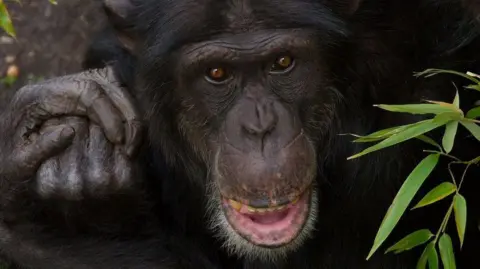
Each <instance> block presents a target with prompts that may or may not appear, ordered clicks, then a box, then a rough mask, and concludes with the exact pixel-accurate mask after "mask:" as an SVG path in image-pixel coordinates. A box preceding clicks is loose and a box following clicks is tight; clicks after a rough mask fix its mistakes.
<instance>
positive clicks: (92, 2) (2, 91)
mask: <svg viewBox="0 0 480 269" xmlns="http://www.w3.org/2000/svg"><path fill="white" fill-rule="evenodd" d="M21 2H22V4H21V5H19V4H16V3H14V2H13V1H6V3H7V5H8V7H9V10H10V14H11V15H12V17H13V22H14V26H15V28H16V31H17V40H16V41H15V40H14V39H12V38H9V37H8V36H7V35H6V34H5V33H4V32H3V31H2V30H0V77H3V76H5V74H6V71H7V69H8V67H9V66H10V65H12V64H13V65H17V66H18V68H19V70H20V76H19V78H18V80H17V81H16V82H15V83H14V84H13V85H12V86H11V87H9V86H7V85H6V84H5V83H0V100H1V99H4V98H6V94H8V92H12V91H8V89H9V88H14V89H17V88H19V87H21V86H22V85H25V84H27V83H29V82H30V81H36V80H39V79H44V78H49V77H53V76H59V75H64V74H68V73H72V72H75V71H78V70H79V69H80V64H81V60H82V55H83V52H84V50H85V47H86V46H87V45H88V42H89V37H90V36H91V35H92V33H93V32H94V31H95V30H97V29H98V28H99V27H101V24H102V23H103V22H104V16H103V14H102V11H101V9H100V6H99V3H98V2H100V1H96V0H58V1H57V2H58V5H56V6H55V5H52V4H50V3H49V1H48V0H22V1H21Z"/></svg>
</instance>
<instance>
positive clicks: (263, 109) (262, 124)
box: [242, 101, 277, 139]
mask: <svg viewBox="0 0 480 269" xmlns="http://www.w3.org/2000/svg"><path fill="white" fill-rule="evenodd" d="M276 124H277V116H276V114H275V111H274V107H273V103H272V102H271V101H267V102H261V103H258V104H256V105H255V117H254V119H253V120H252V119H245V121H244V122H243V124H242V125H243V126H242V127H243V129H244V130H245V131H246V132H247V133H248V134H250V135H254V136H257V137H258V138H260V139H261V138H263V137H264V136H265V135H267V134H268V133H270V132H272V131H273V129H274V128H275V126H276Z"/></svg>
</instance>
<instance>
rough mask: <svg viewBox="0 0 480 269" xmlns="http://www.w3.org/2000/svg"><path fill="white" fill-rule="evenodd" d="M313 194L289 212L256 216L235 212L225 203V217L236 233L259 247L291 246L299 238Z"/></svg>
mask: <svg viewBox="0 0 480 269" xmlns="http://www.w3.org/2000/svg"><path fill="white" fill-rule="evenodd" d="M309 193H310V192H306V193H305V194H304V195H303V196H302V197H301V198H300V200H299V201H298V202H297V203H295V204H290V205H288V206H287V207H286V208H285V209H282V210H279V211H273V212H265V213H257V212H255V213H252V212H248V211H245V210H244V209H243V208H242V209H241V210H240V211H237V210H235V209H233V208H232V207H231V206H230V205H229V203H228V201H226V200H224V207H225V214H226V216H227V219H228V221H229V223H230V225H231V226H232V227H233V229H235V231H236V232H237V233H238V234H239V235H241V236H242V237H244V238H245V239H247V240H248V241H250V242H251V243H253V244H255V245H259V246H266V247H275V246H281V245H285V244H288V243H289V242H291V241H292V240H293V239H295V237H296V236H297V235H298V234H299V232H300V231H301V230H302V228H303V225H304V224H305V222H306V219H307V216H308V211H309Z"/></svg>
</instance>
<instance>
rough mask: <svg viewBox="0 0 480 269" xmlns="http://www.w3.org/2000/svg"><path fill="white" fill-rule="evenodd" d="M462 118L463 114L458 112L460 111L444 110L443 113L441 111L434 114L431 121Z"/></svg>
mask: <svg viewBox="0 0 480 269" xmlns="http://www.w3.org/2000/svg"><path fill="white" fill-rule="evenodd" d="M462 119H463V114H462V113H461V112H460V113H457V112H455V113H454V112H445V113H441V114H438V115H436V116H435V117H434V118H433V121H434V122H441V121H452V120H453V121H459V120H462Z"/></svg>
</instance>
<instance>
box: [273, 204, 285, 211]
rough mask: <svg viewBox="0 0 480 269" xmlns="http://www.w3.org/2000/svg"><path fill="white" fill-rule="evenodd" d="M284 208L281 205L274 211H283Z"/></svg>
mask: <svg viewBox="0 0 480 269" xmlns="http://www.w3.org/2000/svg"><path fill="white" fill-rule="evenodd" d="M284 208H285V206H284V205H282V206H279V207H277V208H275V209H276V210H282V209H284Z"/></svg>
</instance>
